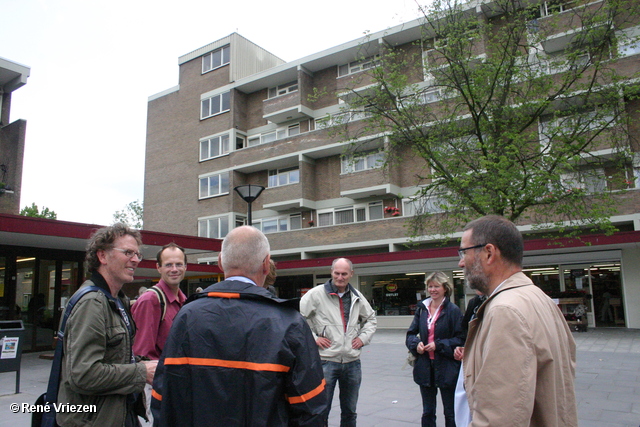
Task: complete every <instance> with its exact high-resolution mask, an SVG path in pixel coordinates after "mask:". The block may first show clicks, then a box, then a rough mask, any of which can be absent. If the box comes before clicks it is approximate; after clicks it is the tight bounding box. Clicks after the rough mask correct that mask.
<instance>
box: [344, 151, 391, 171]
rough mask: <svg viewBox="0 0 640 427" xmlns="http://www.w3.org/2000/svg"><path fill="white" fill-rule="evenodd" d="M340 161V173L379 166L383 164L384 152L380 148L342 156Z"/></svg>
mask: <svg viewBox="0 0 640 427" xmlns="http://www.w3.org/2000/svg"><path fill="white" fill-rule="evenodd" d="M341 163H342V171H341V173H343V174H345V173H353V172H360V171H363V170H367V169H374V168H379V167H382V165H383V164H384V152H383V151H380V150H373V151H367V152H364V153H358V154H354V155H348V156H344V157H343V158H342V162H341Z"/></svg>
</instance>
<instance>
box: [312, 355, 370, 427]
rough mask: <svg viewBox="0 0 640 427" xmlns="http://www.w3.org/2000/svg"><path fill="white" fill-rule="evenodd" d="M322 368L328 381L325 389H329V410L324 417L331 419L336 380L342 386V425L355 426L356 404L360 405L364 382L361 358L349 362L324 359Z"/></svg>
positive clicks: (342, 426)
mask: <svg viewBox="0 0 640 427" xmlns="http://www.w3.org/2000/svg"><path fill="white" fill-rule="evenodd" d="M322 370H323V371H324V380H325V381H326V382H327V385H326V387H325V389H326V390H327V399H328V401H327V410H326V412H325V415H324V418H325V422H326V421H328V420H329V411H331V402H332V401H333V392H334V391H335V389H336V382H337V383H338V386H339V387H340V426H341V427H355V425H356V418H357V416H358V414H357V413H356V406H357V405H358V394H359V392H360V383H361V382H362V370H361V369H360V360H356V361H354V362H349V363H338V362H329V361H326V360H323V361H322Z"/></svg>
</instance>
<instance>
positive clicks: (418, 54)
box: [331, 0, 640, 236]
mask: <svg viewBox="0 0 640 427" xmlns="http://www.w3.org/2000/svg"><path fill="white" fill-rule="evenodd" d="M561 11H562V12H563V13H560V12H561ZM638 16H640V15H639V14H638V2H637V1H635V0H630V1H626V0H607V1H605V2H601V3H597V2H596V3H589V2H587V1H586V0H585V1H581V0H577V1H570V2H569V1H567V2H564V3H563V2H558V1H556V2H540V1H533V2H531V3H529V2H524V3H523V2H520V1H518V0H497V1H492V2H486V3H484V2H482V3H481V4H479V5H478V6H474V7H472V8H471V9H469V8H468V7H463V6H461V5H459V4H458V3H455V2H447V1H446V0H445V1H444V2H443V1H436V2H435V3H433V5H432V7H431V9H429V10H425V11H424V24H423V25H422V37H421V38H420V40H419V41H418V42H417V43H411V44H406V45H401V46H398V47H393V48H386V49H385V48H383V49H382V50H381V51H380V52H379V53H378V54H379V56H377V57H375V56H372V53H371V52H366V51H363V55H362V57H363V58H364V57H367V58H376V59H375V61H376V63H375V64H374V66H372V67H371V68H369V69H368V70H367V71H366V72H364V73H361V75H362V76H361V78H360V79H359V80H356V81H354V82H353V83H352V87H351V88H350V89H349V91H348V92H349V96H348V98H347V99H348V101H347V102H348V106H347V107H346V108H345V109H344V111H342V112H341V114H339V115H338V117H332V118H331V120H332V121H333V122H332V123H333V124H335V123H338V124H340V126H337V127H335V128H334V129H335V130H337V132H338V133H339V134H340V135H341V137H342V139H343V140H348V141H351V142H352V145H351V150H353V151H358V150H360V149H361V144H360V143H359V142H357V141H363V140H366V138H363V137H364V136H365V135H384V136H386V138H387V140H386V141H387V142H386V143H385V151H386V160H385V167H386V168H387V169H388V168H392V167H394V164H395V165H396V166H395V167H397V164H398V160H399V159H407V158H410V157H412V156H413V157H415V156H416V155H417V156H419V158H421V159H422V160H424V163H425V168H424V172H423V173H421V174H420V175H419V176H417V177H416V183H415V184H416V186H419V188H420V190H419V191H418V193H417V194H415V203H414V205H415V208H416V215H415V216H414V217H412V219H411V220H410V225H411V227H410V234H412V235H414V236H418V235H425V234H437V233H444V234H449V233H451V232H453V231H455V230H459V227H460V224H464V223H466V222H467V221H469V220H471V219H474V218H477V217H478V216H481V215H487V214H498V215H503V216H505V217H507V218H509V219H510V220H512V221H514V222H518V221H519V222H521V223H532V224H534V227H537V228H546V229H554V230H556V231H558V232H563V233H565V234H570V232H571V231H573V232H576V231H577V230H579V229H584V227H588V228H590V229H593V230H599V231H605V232H612V231H614V230H615V228H614V227H613V225H612V224H611V222H610V219H609V218H610V216H611V215H612V214H614V213H615V212H616V207H617V206H619V203H620V201H619V200H617V199H616V198H618V196H617V195H619V194H621V192H620V190H623V189H626V188H628V187H629V186H633V170H632V156H633V153H632V146H633V144H634V143H635V142H634V141H633V139H632V137H631V135H630V134H629V132H628V129H629V126H628V124H629V123H628V121H629V119H630V117H632V116H633V114H635V111H633V110H634V107H633V105H634V102H635V101H636V100H637V99H638V96H637V95H638V93H639V92H640V90H639V86H638V83H637V81H635V82H634V80H633V79H634V78H635V77H637V75H636V74H635V73H636V72H637V71H636V70H637V66H636V67H620V68H618V67H616V62H617V61H616V60H618V59H620V58H621V57H622V55H621V52H622V53H624V50H625V49H628V48H629V47H633V46H634V43H637V39H632V38H631V36H630V35H629V34H631V32H625V31H621V29H624V28H625V27H629V26H631V25H632V24H635V25H637V24H638V21H639V19H638V18H637V17H638ZM633 19H635V20H636V22H635V23H633V22H631V21H630V20H633ZM574 30H575V31H574ZM563 37H564V39H563ZM562 40H564V44H563V43H559V42H560V41H562ZM559 45H560V46H561V47H562V48H561V49H559V47H558V46H559ZM366 46H367V44H366V43H364V44H363V49H366ZM358 87H359V89H358ZM362 87H365V89H364V90H363V89H362ZM635 105H636V107H635V108H637V104H635ZM354 116H357V117H358V118H359V120H358V121H353V120H352V118H353V117H354ZM363 116H364V117H365V118H363ZM636 119H637V115H636ZM369 139H370V138H369ZM603 171H604V174H603ZM603 175H604V176H606V177H607V180H606V182H603Z"/></svg>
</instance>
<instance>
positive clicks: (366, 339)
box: [300, 258, 376, 427]
mask: <svg viewBox="0 0 640 427" xmlns="http://www.w3.org/2000/svg"><path fill="white" fill-rule="evenodd" d="M351 277H353V264H352V263H351V261H349V260H348V259H346V258H338V259H335V260H334V261H333V264H332V265H331V279H330V280H329V281H328V282H327V283H325V284H324V285H322V286H317V287H315V288H313V289H311V290H310V291H309V292H307V293H306V294H305V295H304V296H303V297H302V300H301V301H300V313H302V315H303V316H304V317H305V318H306V319H307V323H308V324H309V326H310V327H311V331H312V332H313V335H314V338H315V339H316V344H317V345H318V349H319V352H320V359H322V370H323V371H324V377H325V381H326V382H327V385H326V390H327V409H326V411H325V422H326V421H327V420H328V418H329V411H330V410H331V402H332V400H333V392H334V390H335V387H336V382H338V383H339V385H340V410H341V415H340V426H342V427H346V426H355V425H356V417H357V413H356V407H357V404H358V393H359V391H360V382H361V380H362V371H361V368H360V351H361V348H362V347H363V346H365V345H367V344H369V343H370V342H371V337H372V336H373V334H374V333H375V331H376V314H375V312H374V311H373V309H372V308H371V305H370V304H369V302H368V301H367V300H366V298H365V297H364V296H363V295H362V294H361V293H360V292H358V291H357V290H356V289H355V288H354V287H353V286H351V285H350V284H349V280H350V279H351Z"/></svg>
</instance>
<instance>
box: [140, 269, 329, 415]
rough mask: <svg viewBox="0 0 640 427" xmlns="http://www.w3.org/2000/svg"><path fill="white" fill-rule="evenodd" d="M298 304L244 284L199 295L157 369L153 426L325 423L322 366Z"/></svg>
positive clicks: (185, 309)
mask: <svg viewBox="0 0 640 427" xmlns="http://www.w3.org/2000/svg"><path fill="white" fill-rule="evenodd" d="M296 304H297V301H295V300H281V299H278V298H275V297H273V296H272V295H271V294H270V293H269V291H267V290H266V289H264V288H261V287H258V286H255V285H253V284H250V283H244V282H240V281H226V280H225V281H223V282H220V283H216V284H214V285H212V286H209V287H208V288H207V289H205V290H204V291H203V292H202V293H201V294H198V295H197V296H195V298H194V299H193V301H190V302H188V303H187V304H186V305H185V306H184V307H183V308H182V309H181V310H180V312H179V313H178V315H177V316H176V318H175V319H174V321H173V326H172V327H171V332H170V333H169V337H168V339H167V342H166V344H165V347H164V350H163V353H162V358H161V359H160V363H159V364H158V368H157V371H156V376H155V379H154V382H153V389H154V390H153V400H152V404H151V408H152V412H153V416H154V425H156V426H157V425H159V426H189V427H191V426H269V427H271V426H320V425H322V421H323V420H322V412H323V410H324V409H326V396H325V392H324V384H325V383H324V376H323V373H322V365H321V362H320V357H319V356H318V350H317V346H316V344H315V341H314V339H313V336H312V334H311V331H310V329H309V327H308V326H307V324H306V322H305V321H304V319H303V318H302V316H301V315H300V313H298V311H297V309H296V308H295V305H296Z"/></svg>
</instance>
